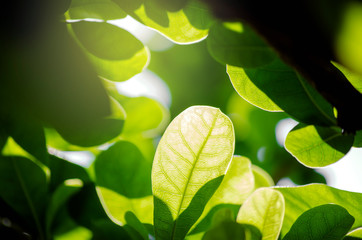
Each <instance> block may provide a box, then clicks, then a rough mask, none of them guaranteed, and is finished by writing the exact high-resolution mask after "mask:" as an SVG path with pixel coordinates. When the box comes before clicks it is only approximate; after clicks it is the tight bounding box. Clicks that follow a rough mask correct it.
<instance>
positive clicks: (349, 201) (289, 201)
mask: <svg viewBox="0 0 362 240" xmlns="http://www.w3.org/2000/svg"><path fill="white" fill-rule="evenodd" d="M275 189H276V190H278V191H279V192H281V193H282V194H283V196H284V199H285V216H284V222H283V227H282V232H281V234H282V237H283V236H285V234H286V233H287V232H288V231H289V230H290V228H291V227H292V225H293V223H294V222H295V221H296V220H297V218H298V217H299V216H300V215H301V214H302V213H304V212H305V211H307V210H308V209H311V208H314V207H317V206H319V205H323V204H328V203H334V204H338V205H340V206H341V207H343V208H345V209H346V210H347V211H348V212H349V214H351V215H352V216H353V217H354V218H355V219H356V221H355V222H354V224H353V226H352V229H353V228H356V227H360V226H362V218H361V215H362V214H361V207H362V206H361V205H362V201H361V199H362V193H355V192H348V191H343V190H339V189H336V188H332V187H329V186H326V185H323V184H310V185H306V186H301V187H280V188H275Z"/></svg>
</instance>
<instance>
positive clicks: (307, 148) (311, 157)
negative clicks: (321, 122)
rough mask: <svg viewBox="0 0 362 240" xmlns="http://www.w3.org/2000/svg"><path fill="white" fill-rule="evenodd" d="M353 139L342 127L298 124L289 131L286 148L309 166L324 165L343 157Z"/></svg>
mask: <svg viewBox="0 0 362 240" xmlns="http://www.w3.org/2000/svg"><path fill="white" fill-rule="evenodd" d="M353 139H354V138H353V136H352V135H343V134H342V132H341V130H340V129H335V128H326V127H318V126H312V125H309V126H307V125H304V124H298V125H297V126H296V127H295V128H293V130H292V131H290V132H289V134H288V136H287V139H286V140H285V148H286V149H287V150H288V151H289V152H290V153H291V154H292V155H293V156H294V157H295V158H296V159H297V160H298V161H299V162H301V163H302V164H304V165H305V166H307V167H324V166H327V165H329V164H332V163H335V162H337V161H338V160H339V159H341V158H342V157H343V156H344V155H345V154H346V153H347V152H348V151H349V150H350V148H351V147H352V145H353Z"/></svg>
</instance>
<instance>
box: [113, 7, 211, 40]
mask: <svg viewBox="0 0 362 240" xmlns="http://www.w3.org/2000/svg"><path fill="white" fill-rule="evenodd" d="M116 2H117V3H119V4H120V6H121V7H123V6H124V5H126V4H127V3H124V2H125V1H124V0H123V1H122V0H121V1H116ZM128 14H130V15H131V16H132V17H133V18H135V19H136V20H138V21H140V22H141V23H143V24H145V25H146V26H148V27H151V28H153V29H155V30H157V31H159V32H160V33H162V34H164V35H165V36H166V37H168V38H169V39H171V40H172V41H174V42H176V43H183V44H185V43H193V42H196V41H200V40H202V39H204V38H205V37H206V36H207V34H208V28H209V27H210V25H211V23H212V21H213V18H212V16H211V13H210V12H209V10H208V9H207V8H206V6H205V5H204V4H202V3H201V2H199V1H195V0H190V1H189V3H188V4H187V5H186V6H185V7H184V8H183V9H181V10H178V11H167V10H165V9H162V8H160V7H159V6H157V4H155V3H154V2H152V1H144V2H143V4H142V5H140V7H139V8H137V9H133V11H132V12H128Z"/></svg>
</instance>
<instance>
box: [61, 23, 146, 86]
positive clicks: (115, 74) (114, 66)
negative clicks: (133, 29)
mask: <svg viewBox="0 0 362 240" xmlns="http://www.w3.org/2000/svg"><path fill="white" fill-rule="evenodd" d="M68 29H69V31H70V32H71V33H72V34H73V36H74V37H75V38H76V39H77V41H78V43H79V44H80V46H81V47H82V49H83V50H84V51H85V53H86V55H87V57H88V58H89V60H90V61H91V62H92V63H93V65H94V67H95V70H96V71H97V73H98V75H99V76H101V77H103V78H105V79H108V80H111V81H116V82H120V81H125V80H128V79H129V78H131V77H132V76H134V75H136V74H138V73H140V72H142V70H143V69H144V68H145V67H146V64H147V61H148V60H147V59H148V50H147V49H146V48H145V47H144V46H143V44H142V42H141V41H139V40H138V39H137V38H136V37H134V36H133V35H132V34H130V33H129V32H127V31H126V30H124V29H122V28H119V27H116V26H114V25H111V24H109V23H105V22H101V23H99V22H86V21H81V22H76V23H72V24H70V25H69V26H68Z"/></svg>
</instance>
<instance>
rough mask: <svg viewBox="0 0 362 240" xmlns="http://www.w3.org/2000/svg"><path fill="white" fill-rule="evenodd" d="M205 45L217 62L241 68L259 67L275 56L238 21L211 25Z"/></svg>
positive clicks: (246, 26) (254, 34)
mask: <svg viewBox="0 0 362 240" xmlns="http://www.w3.org/2000/svg"><path fill="white" fill-rule="evenodd" d="M207 46H208V49H209V51H210V53H211V55H212V56H213V57H214V58H215V59H216V60H218V61H219V62H221V63H223V64H229V65H231V66H239V67H243V68H255V67H259V66H262V65H265V64H268V63H270V62H272V61H273V60H274V59H275V58H276V57H277V56H276V54H275V53H274V52H273V50H272V49H271V48H270V47H269V46H268V45H267V44H266V43H265V42H264V41H263V40H262V39H261V38H260V37H259V36H258V35H257V34H256V33H255V32H254V31H253V30H252V29H251V28H250V27H249V26H248V25H244V24H241V23H238V22H235V23H221V22H218V23H215V24H214V25H212V27H211V28H210V32H209V36H208V37H207Z"/></svg>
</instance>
